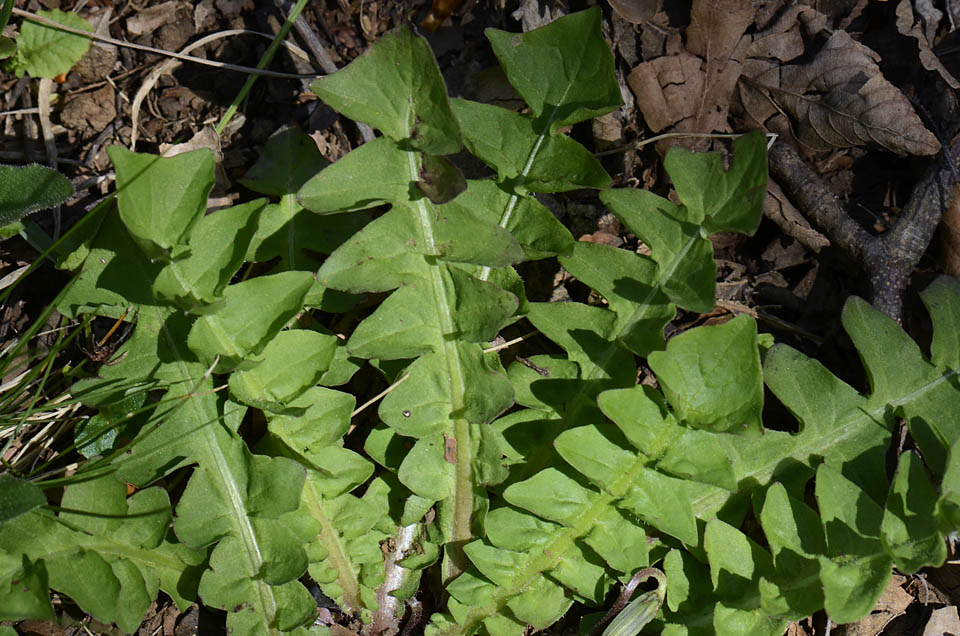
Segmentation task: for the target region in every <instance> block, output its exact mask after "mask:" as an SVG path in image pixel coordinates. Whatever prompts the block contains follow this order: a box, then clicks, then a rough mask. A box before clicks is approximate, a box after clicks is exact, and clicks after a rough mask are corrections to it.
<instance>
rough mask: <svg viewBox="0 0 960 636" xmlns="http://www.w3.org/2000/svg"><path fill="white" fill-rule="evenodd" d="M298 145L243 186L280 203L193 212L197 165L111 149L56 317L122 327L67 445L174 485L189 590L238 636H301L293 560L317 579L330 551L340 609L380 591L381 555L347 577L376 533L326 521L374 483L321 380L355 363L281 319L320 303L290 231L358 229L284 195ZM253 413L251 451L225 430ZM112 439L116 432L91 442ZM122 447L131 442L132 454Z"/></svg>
mask: <svg viewBox="0 0 960 636" xmlns="http://www.w3.org/2000/svg"><path fill="white" fill-rule="evenodd" d="M297 147H300V148H306V146H304V145H303V144H302V139H297V138H290V136H289V135H288V136H286V137H283V136H281V138H280V139H279V140H274V143H273V144H270V145H268V148H267V150H266V151H265V154H264V157H262V159H261V161H262V162H263V163H261V164H260V165H259V166H258V170H259V172H254V174H252V175H251V178H250V185H251V187H252V188H254V189H260V190H263V191H266V192H268V193H270V194H271V195H272V196H274V197H276V198H277V200H275V201H274V202H268V201H267V200H265V199H258V200H254V201H251V202H249V203H245V204H243V205H237V206H234V207H231V208H227V209H223V210H218V211H216V212H213V213H211V214H204V212H205V210H206V204H207V195H208V193H209V192H210V189H211V188H212V186H213V183H214V163H213V157H212V155H211V154H210V153H209V152H208V151H196V152H192V153H187V154H183V155H178V156H176V157H171V158H161V157H156V156H150V155H141V154H136V153H131V152H128V151H125V150H123V149H120V148H112V149H110V155H111V159H112V160H113V162H114V165H115V168H116V172H117V187H118V195H117V204H116V207H115V208H111V209H109V210H107V211H106V212H105V213H104V214H103V218H102V219H101V220H100V223H99V227H98V229H97V231H96V232H95V233H93V234H92V235H91V236H89V237H88V238H87V241H86V242H85V243H84V245H83V246H82V247H81V248H80V249H79V250H78V251H77V252H76V253H75V254H73V255H71V257H69V258H68V259H67V260H68V262H76V261H80V262H82V266H81V268H80V271H79V274H78V277H77V278H76V280H75V281H74V284H73V286H72V288H71V289H70V291H69V292H68V293H67V294H66V296H65V298H64V299H63V300H62V302H61V305H60V309H61V311H62V312H63V313H65V314H67V315H71V316H73V315H78V314H80V313H96V314H100V315H105V316H112V317H117V316H120V315H121V314H123V313H124V311H125V310H127V316H128V319H130V318H132V317H133V316H136V328H135V329H134V331H133V334H132V336H131V338H130V340H129V341H128V342H126V343H125V344H124V346H123V347H122V348H121V349H120V350H119V351H118V352H117V353H116V355H115V357H114V360H113V361H112V363H111V364H110V365H106V366H103V367H102V368H101V369H100V370H99V372H98V374H97V376H96V377H93V378H90V379H89V380H84V381H81V382H79V383H78V384H77V385H75V386H74V390H73V393H74V395H75V396H76V397H77V398H79V399H80V400H82V401H83V402H84V403H85V404H87V405H90V406H93V407H97V408H100V409H101V413H100V415H98V416H97V417H95V418H92V419H91V424H90V427H89V428H85V429H83V430H79V431H78V432H77V439H78V442H82V443H83V446H82V448H84V450H85V452H87V453H89V454H91V455H94V454H95V455H100V456H102V459H101V461H106V460H111V461H110V470H112V471H115V473H116V475H117V476H118V477H120V478H121V479H122V480H124V481H126V482H128V483H131V484H134V485H136V486H145V485H148V484H150V483H153V482H155V481H157V480H158V479H161V478H163V477H164V476H166V475H169V474H170V473H171V472H173V471H175V470H186V471H187V474H188V475H189V479H188V481H187V483H186V488H185V490H184V491H183V494H182V496H180V498H179V500H178V501H176V502H175V511H176V516H175V519H174V522H173V532H174V533H175V536H176V537H177V538H178V539H179V541H180V542H181V543H182V544H184V545H185V546H189V547H192V548H196V549H202V548H205V549H206V550H207V551H208V558H207V559H206V560H205V561H204V566H203V571H202V575H200V578H199V583H198V584H197V585H195V586H194V589H195V590H196V594H198V595H199V597H201V598H202V599H203V602H204V603H205V604H206V605H208V606H210V607H218V608H222V609H226V610H228V612H229V614H228V620H227V624H228V628H230V629H231V630H233V632H234V633H237V634H264V633H281V632H282V633H304V629H305V628H304V627H303V626H304V625H306V624H308V623H311V622H312V621H313V618H314V616H315V607H316V606H315V602H314V600H313V598H312V597H311V595H310V594H309V592H308V591H307V589H306V588H305V587H304V586H303V585H302V584H301V583H300V582H298V581H297V579H298V578H299V577H301V576H302V575H303V574H304V573H305V571H306V570H307V567H308V564H312V566H313V569H314V570H315V571H317V572H320V571H322V569H323V563H324V562H325V561H327V560H329V559H331V558H332V557H331V555H336V556H337V557H339V560H337V561H336V562H337V563H338V564H340V566H341V569H342V570H343V575H344V577H345V578H350V577H351V576H352V577H353V585H350V584H341V585H340V590H341V591H342V594H341V596H343V597H344V599H343V601H342V602H343V604H344V606H345V607H347V606H350V603H351V602H352V603H354V604H355V608H356V609H357V610H359V609H362V607H363V604H362V603H361V601H360V598H361V597H362V596H364V595H365V594H366V592H364V590H365V589H366V588H365V587H364V586H365V585H366V586H375V585H376V584H377V582H378V580H379V579H378V574H377V573H378V571H379V572H380V574H379V577H380V578H382V561H383V558H382V555H380V557H379V559H378V561H377V563H376V564H375V565H376V566H377V567H372V568H371V567H367V568H366V569H367V570H368V571H369V572H370V574H369V576H368V577H367V578H366V579H363V577H361V576H360V574H359V573H360V572H361V570H363V569H364V565H367V566H369V564H370V559H371V558H375V557H376V554H377V547H378V535H376V534H375V532H373V530H374V527H375V526H376V525H377V524H376V523H370V524H369V525H368V526H366V527H362V528H361V529H359V530H358V525H357V521H356V519H353V520H350V521H346V522H343V523H340V522H339V521H338V520H336V519H335V517H336V515H330V514H329V511H330V510H331V509H335V510H338V511H340V512H341V513H343V514H342V515H341V519H345V518H346V511H349V510H351V509H352V508H356V507H362V506H363V505H369V504H364V502H363V501H361V500H359V499H357V498H355V497H352V496H350V495H347V494H346V493H348V491H350V490H352V489H353V488H354V487H355V486H356V485H357V484H359V483H361V482H363V481H365V480H367V478H368V477H369V476H370V473H371V471H372V464H370V463H369V462H367V461H366V460H364V459H362V458H361V457H360V456H359V455H357V454H356V453H353V452H352V451H349V450H347V449H344V448H342V434H343V432H344V431H346V429H347V427H348V426H349V417H350V413H351V411H352V409H353V404H354V398H353V397H352V396H351V395H347V394H343V393H340V392H338V391H334V390H332V389H329V388H327V387H325V386H322V384H321V383H323V382H326V383H327V384H340V383H343V382H345V381H346V380H348V379H349V377H350V375H351V374H352V371H353V370H355V369H356V365H354V364H351V363H350V362H349V361H348V360H347V359H346V356H345V355H344V354H343V353H342V347H339V346H338V343H337V338H336V337H335V336H334V335H333V334H330V333H328V332H325V331H324V330H323V329H322V328H319V327H317V328H296V327H298V326H299V325H298V324H296V323H293V322H292V319H293V318H294V316H296V315H297V314H298V313H301V312H304V311H305V309H307V308H308V307H313V306H323V304H324V302H326V301H327V300H328V297H327V295H326V293H325V290H324V289H323V288H322V287H321V286H320V285H319V284H318V283H317V282H316V280H315V277H314V274H313V273H312V272H311V271H305V270H303V269H298V268H299V267H304V266H305V267H310V261H309V259H307V257H306V256H305V253H304V252H303V249H302V248H303V247H304V246H303V245H302V243H301V238H302V234H299V233H297V232H294V231H292V230H293V229H302V228H304V227H309V228H311V229H313V230H316V231H317V232H322V233H324V234H325V236H324V238H323V239H322V240H314V241H312V242H311V244H310V248H311V249H312V250H313V251H314V252H317V253H324V252H328V251H329V250H330V249H332V248H333V247H334V246H335V245H336V244H337V241H338V239H337V236H340V239H339V240H341V241H342V240H343V232H344V231H345V232H347V233H349V232H352V231H353V230H354V229H356V227H357V226H356V225H354V226H348V227H346V228H344V227H342V226H341V225H339V224H338V223H336V222H334V223H328V222H324V221H323V220H322V219H317V218H315V217H314V216H313V215H310V214H307V217H309V218H303V217H302V216H300V215H299V213H301V212H303V208H302V207H300V206H298V205H297V204H296V201H295V197H294V194H293V192H292V191H290V188H292V189H293V190H295V189H296V188H297V187H299V186H300V185H301V184H302V183H303V180H304V179H305V178H306V177H303V178H301V179H300V181H299V182H297V181H296V177H295V176H294V177H290V175H289V174H287V175H285V177H284V178H283V179H280V178H279V177H278V176H277V174H276V173H272V172H271V171H270V170H268V169H267V167H268V166H267V165H266V164H270V163H276V162H282V158H281V157H280V156H279V155H281V154H283V153H285V152H293V151H292V150H291V148H297ZM317 155H318V153H316V149H315V148H314V150H313V153H312V154H311V153H309V152H301V153H300V154H299V155H296V158H297V159H298V160H300V161H301V162H303V163H305V164H306V165H307V166H311V167H312V168H313V170H314V171H316V170H318V169H319V168H320V167H321V166H322V165H323V161H322V159H320V158H319V157H318V156H317ZM291 178H292V180H293V181H292V182H291ZM285 188H286V190H285ZM361 221H362V219H361ZM361 224H362V223H361ZM278 255H282V257H281V258H279V259H277V258H276V257H277V256H278ZM261 258H262V259H263V260H273V261H274V262H275V263H276V264H275V266H274V267H273V269H272V270H270V271H268V272H267V273H265V274H264V275H261V276H255V277H252V278H249V279H248V280H242V281H240V282H234V280H233V279H234V276H235V274H236V273H237V271H238V269H239V268H240V266H241V264H242V263H243V262H244V261H245V260H251V261H253V260H257V259H261ZM81 259H82V260H81ZM341 300H342V299H341ZM134 308H135V309H134ZM114 363H115V364H114ZM218 385H219V386H220V388H221V389H222V388H228V389H229V391H222V390H220V389H217V388H215V387H217V386H218ZM120 404H123V405H124V408H123V409H118V407H119V405H120ZM250 407H253V408H255V409H257V410H259V411H260V412H262V413H263V415H264V417H265V419H266V420H267V427H268V434H267V435H266V436H265V437H264V438H263V439H262V440H261V441H260V446H258V447H257V448H256V449H252V448H250V447H249V446H248V445H247V442H246V441H245V440H244V438H243V437H242V436H241V435H240V434H239V432H238V430H239V427H240V424H241V422H242V420H243V418H244V417H245V414H246V413H247V411H248V410H249V409H250ZM127 409H130V410H127ZM133 413H136V414H137V417H135V418H131V415H132V414H133ZM111 428H114V429H115V428H122V431H123V433H124V435H123V436H113V437H111V438H109V439H108V440H107V441H105V442H104V443H90V441H89V440H91V439H96V438H98V437H100V436H101V435H103V433H104V431H105V430H109V429H111ZM122 437H127V438H131V437H132V438H133V442H132V443H131V444H130V445H129V448H127V447H123V446H120V444H121V442H120V441H117V440H119V439H121V438H122ZM82 473H83V469H81V474H82ZM304 484H307V486H306V487H305V486H304ZM90 512H92V513H96V511H95V510H94V511H90ZM368 516H369V515H368ZM331 519H333V520H332V521H331ZM358 534H359V535H363V537H362V538H359V539H358V537H357V535H358ZM371 541H372V546H373V550H371V549H370V546H371V543H370V542H371ZM348 542H351V549H350V550H346V551H345V550H343V549H342V546H343V545H344V544H346V543H348ZM371 555H373V557H372V556H371ZM344 565H348V566H349V567H343V566H344ZM318 576H319V575H318ZM361 579H363V580H361ZM120 580H121V582H125V579H123V578H120ZM326 582H329V581H326V580H325V583H326ZM187 589H189V588H187ZM367 596H369V597H370V598H372V596H373V594H372V592H371V593H370V594H369V595H367ZM188 600H191V601H192V600H196V598H191V599H188ZM131 607H139V606H131ZM89 611H91V613H93V614H94V615H95V616H99V615H100V614H98V612H97V611H95V609H90V610H89ZM131 611H132V610H131ZM106 619H107V620H112V619H110V618H109V617H106Z"/></svg>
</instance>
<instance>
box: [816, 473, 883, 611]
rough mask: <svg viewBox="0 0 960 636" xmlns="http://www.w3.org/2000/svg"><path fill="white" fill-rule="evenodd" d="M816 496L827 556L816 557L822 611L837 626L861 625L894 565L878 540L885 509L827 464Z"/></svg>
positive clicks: (820, 477) (878, 596)
mask: <svg viewBox="0 0 960 636" xmlns="http://www.w3.org/2000/svg"><path fill="white" fill-rule="evenodd" d="M816 496H817V504H818V505H819V508H820V516H821V519H822V522H823V527H824V532H825V535H826V540H827V555H818V560H819V561H820V567H821V580H822V582H823V592H824V607H825V609H826V610H827V613H828V614H829V615H830V616H831V617H832V618H833V620H835V621H837V622H843V623H849V622H853V621H857V620H860V618H862V617H863V616H865V615H866V614H868V613H869V612H870V610H871V609H872V608H873V606H874V604H876V602H877V599H879V598H880V594H882V593H883V590H884V588H885V587H886V585H887V581H888V580H889V579H890V569H891V567H892V566H893V559H892V558H890V556H888V555H887V553H886V552H885V551H884V549H883V544H882V543H881V541H880V525H881V522H882V519H883V510H882V508H880V506H879V505H877V503H876V502H874V501H873V500H872V499H870V497H869V496H867V494H866V493H864V492H863V491H862V490H860V489H859V488H857V487H856V486H855V485H854V484H853V483H851V482H850V481H848V480H847V479H845V478H844V477H843V475H841V473H840V471H838V470H836V469H835V468H830V467H829V466H828V465H826V464H822V465H821V466H820V467H819V468H818V469H817V484H816Z"/></svg>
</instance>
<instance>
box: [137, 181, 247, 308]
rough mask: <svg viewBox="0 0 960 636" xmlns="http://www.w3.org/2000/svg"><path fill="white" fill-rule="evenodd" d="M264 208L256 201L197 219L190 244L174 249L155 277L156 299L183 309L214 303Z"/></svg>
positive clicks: (238, 260) (237, 267)
mask: <svg viewBox="0 0 960 636" xmlns="http://www.w3.org/2000/svg"><path fill="white" fill-rule="evenodd" d="M265 205H266V201H265V200H263V199H257V200H254V201H250V202H248V203H244V204H241V205H235V206H232V207H229V208H226V209H223V210H217V211H216V212H214V213H212V214H208V215H206V216H204V217H202V218H201V219H199V220H198V221H197V222H196V224H195V225H194V226H193V229H192V230H191V232H190V238H189V242H188V243H187V244H180V245H177V246H176V247H174V248H173V250H172V252H171V255H170V256H171V259H172V262H171V263H169V264H168V265H167V266H166V267H164V268H163V269H162V270H161V271H160V272H159V273H158V274H157V278H156V280H155V281H154V283H153V292H154V294H155V295H156V297H157V298H158V299H162V300H168V301H174V302H177V301H179V302H180V304H183V305H185V306H186V308H190V307H193V306H195V305H199V304H202V303H213V302H216V301H217V300H218V299H219V297H220V295H221V294H222V293H223V290H224V288H225V287H226V286H227V284H228V283H229V282H230V279H231V277H232V276H233V275H234V273H235V272H236V271H237V270H238V269H239V268H240V265H241V264H242V263H243V261H244V255H245V253H246V251H247V245H248V244H249V243H250V240H251V238H252V236H253V233H254V231H255V230H256V227H257V221H258V217H259V215H260V213H261V212H262V211H263V208H264V206H265Z"/></svg>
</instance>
